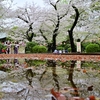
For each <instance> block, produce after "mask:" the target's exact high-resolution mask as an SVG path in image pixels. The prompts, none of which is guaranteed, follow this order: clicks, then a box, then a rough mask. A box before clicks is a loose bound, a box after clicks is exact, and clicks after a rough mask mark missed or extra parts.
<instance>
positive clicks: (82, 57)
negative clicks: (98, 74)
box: [0, 53, 100, 62]
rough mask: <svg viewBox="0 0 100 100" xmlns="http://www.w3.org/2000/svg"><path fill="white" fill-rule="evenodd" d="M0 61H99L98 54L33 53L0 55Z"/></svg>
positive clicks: (99, 55)
mask: <svg viewBox="0 0 100 100" xmlns="http://www.w3.org/2000/svg"><path fill="white" fill-rule="evenodd" d="M0 59H33V60H34V59H39V60H48V59H50V60H60V61H62V62H65V61H70V60H79V61H100V54H85V53H84V54H83V53H68V54H53V53H34V54H0Z"/></svg>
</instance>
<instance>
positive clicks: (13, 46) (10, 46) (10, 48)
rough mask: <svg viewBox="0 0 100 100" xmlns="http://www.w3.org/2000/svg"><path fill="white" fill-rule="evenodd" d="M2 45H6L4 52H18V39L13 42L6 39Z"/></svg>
mask: <svg viewBox="0 0 100 100" xmlns="http://www.w3.org/2000/svg"><path fill="white" fill-rule="evenodd" d="M4 45H5V46H6V50H5V53H6V54H11V53H14V54H18V49H19V43H18V41H16V42H15V43H11V42H10V41H6V42H5V43H4Z"/></svg>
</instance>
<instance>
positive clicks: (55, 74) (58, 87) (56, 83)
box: [52, 67, 60, 91]
mask: <svg viewBox="0 0 100 100" xmlns="http://www.w3.org/2000/svg"><path fill="white" fill-rule="evenodd" d="M52 75H53V80H54V82H55V85H56V87H57V90H58V91H59V89H60V86H59V81H58V79H57V77H58V75H57V73H56V67H52Z"/></svg>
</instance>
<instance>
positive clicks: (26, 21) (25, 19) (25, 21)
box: [18, 16, 29, 23]
mask: <svg viewBox="0 0 100 100" xmlns="http://www.w3.org/2000/svg"><path fill="white" fill-rule="evenodd" d="M18 18H19V19H21V20H23V21H24V22H26V23H29V21H28V20H26V19H24V18H22V17H21V16H18Z"/></svg>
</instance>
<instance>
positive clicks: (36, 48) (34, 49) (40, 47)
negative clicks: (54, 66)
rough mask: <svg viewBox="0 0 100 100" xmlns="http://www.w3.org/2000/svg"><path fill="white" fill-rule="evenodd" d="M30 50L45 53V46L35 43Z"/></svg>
mask: <svg viewBox="0 0 100 100" xmlns="http://www.w3.org/2000/svg"><path fill="white" fill-rule="evenodd" d="M32 52H33V53H46V52H47V48H46V47H45V46H42V45H36V46H34V47H33V48H32Z"/></svg>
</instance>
